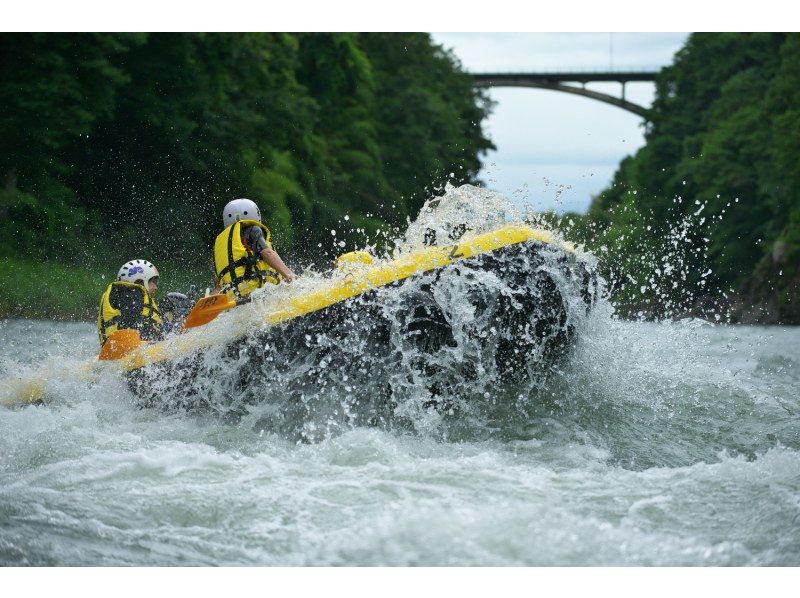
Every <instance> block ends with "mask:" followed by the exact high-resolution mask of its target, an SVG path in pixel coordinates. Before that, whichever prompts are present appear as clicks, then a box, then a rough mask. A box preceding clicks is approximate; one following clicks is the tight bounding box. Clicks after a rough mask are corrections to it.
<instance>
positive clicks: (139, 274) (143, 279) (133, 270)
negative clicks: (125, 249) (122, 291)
mask: <svg viewBox="0 0 800 598" xmlns="http://www.w3.org/2000/svg"><path fill="white" fill-rule="evenodd" d="M156 276H158V270H157V269H156V267H155V266H154V265H153V264H151V263H150V262H148V261H147V260H131V261H129V262H128V263H126V264H125V265H124V266H122V268H120V269H119V272H118V273H117V280H121V281H122V282H132V283H134V284H140V285H142V286H143V287H146V286H147V283H148V282H150V279H151V278H154V277H156Z"/></svg>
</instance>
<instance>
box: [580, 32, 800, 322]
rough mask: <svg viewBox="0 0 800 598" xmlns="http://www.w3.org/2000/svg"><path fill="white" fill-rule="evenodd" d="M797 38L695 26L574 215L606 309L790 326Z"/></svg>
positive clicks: (794, 270) (798, 310)
mask: <svg viewBox="0 0 800 598" xmlns="http://www.w3.org/2000/svg"><path fill="white" fill-rule="evenodd" d="M799 131H800V35H798V34H785V33H752V34H743V33H708V34H693V35H691V36H690V37H689V39H688V41H687V43H686V45H685V46H684V47H683V48H682V49H681V50H680V51H679V52H678V53H677V55H676V56H675V61H674V63H673V64H672V65H671V66H669V67H667V68H665V69H664V70H663V71H662V72H661V74H660V75H659V77H658V80H657V83H656V97H655V101H654V103H653V106H652V108H651V110H650V115H649V119H648V122H647V124H646V132H645V139H646V145H645V146H644V147H642V148H641V149H640V150H639V151H638V152H637V153H636V154H635V155H633V156H630V157H628V158H626V159H625V160H624V161H623V162H622V163H621V164H620V167H619V169H618V170H617V172H616V175H615V176H614V180H613V183H612V184H611V185H610V187H609V188H608V189H606V190H605V191H604V192H603V193H601V194H600V195H599V196H598V197H596V198H595V199H594V201H593V202H592V205H591V208H590V209H589V213H588V214H587V215H586V216H583V217H580V216H577V215H573V216H571V218H572V219H573V221H578V224H577V228H578V229H580V230H582V231H583V235H582V236H583V240H585V241H586V242H587V245H588V246H589V248H590V249H592V250H593V251H595V252H596V253H597V254H598V255H599V256H600V257H601V258H602V262H603V264H604V265H605V270H606V275H607V277H608V278H609V280H611V281H612V285H613V291H614V299H615V301H616V303H617V308H618V310H619V311H620V313H622V314H624V315H633V316H635V315H645V316H654V317H663V316H674V315H681V314H686V313H695V314H698V315H707V314H708V313H709V312H713V313H723V314H727V313H730V315H731V317H732V318H733V320H734V321H746V322H784V323H800V134H798V132H799Z"/></svg>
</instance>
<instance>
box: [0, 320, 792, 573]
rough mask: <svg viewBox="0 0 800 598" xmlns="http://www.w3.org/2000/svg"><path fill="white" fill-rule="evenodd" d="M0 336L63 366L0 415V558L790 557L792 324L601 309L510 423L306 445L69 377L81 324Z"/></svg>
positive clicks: (19, 351)
mask: <svg viewBox="0 0 800 598" xmlns="http://www.w3.org/2000/svg"><path fill="white" fill-rule="evenodd" d="M0 334H1V335H2V337H3V339H4V341H5V342H4V343H3V349H2V354H0V355H1V356H0V360H1V363H2V371H1V372H0V377H1V378H2V379H4V380H5V379H7V377H8V376H9V375H10V374H11V372H12V370H14V369H15V367H16V364H21V363H23V364H27V363H31V362H32V361H35V362H39V363H43V362H47V361H48V360H51V361H50V363H51V364H52V366H51V367H57V366H60V367H61V368H62V369H63V380H64V383H63V385H62V386H61V387H60V389H57V390H56V391H55V396H53V397H52V398H51V402H50V403H49V404H47V405H44V406H33V407H26V408H23V409H17V410H5V409H4V410H0V563H2V564H3V565H14V564H31V565H48V564H59V565H132V564H138V565H186V564H192V565H230V564H251V565H255V564H258V565H312V564H313V565H346V564H349V565H367V564H384V565H501V564H502V565H519V564H524V565H547V564H554V565H593V564H594V565H601V564H602V565H615V564H626V565H798V564H800V534H798V529H800V527H799V526H800V418H798V415H800V402H799V401H798V396H800V392H798V391H800V367H798V366H800V363H799V362H798V358H797V356H798V355H800V335H799V334H798V331H797V329H795V328H781V327H769V328H754V327H742V326H735V327H734V326H720V325H711V324H708V323H704V322H701V321H687V322H680V323H664V324H646V323H630V322H622V321H617V320H614V319H612V318H609V317H608V315H607V314H599V315H598V316H597V318H593V319H592V322H591V325H590V330H589V331H588V334H586V335H584V336H583V337H582V338H581V341H580V343H579V345H578V347H577V348H576V354H575V356H574V360H573V361H572V363H571V365H570V367H569V368H568V369H565V370H564V371H563V372H562V374H561V376H560V377H559V379H558V380H555V381H554V382H553V384H552V386H551V387H550V388H549V389H548V397H545V396H542V397H540V398H541V400H540V402H539V403H537V405H536V406H533V407H529V408H527V409H526V414H525V417H521V416H520V417H519V418H517V419H513V418H512V419H507V420H504V421H500V422H495V424H492V423H491V422H489V423H483V424H481V425H483V426H485V427H483V428H481V429H476V430H473V439H471V440H470V439H468V438H462V439H460V440H459V441H457V442H453V441H450V442H448V441H442V440H441V439H440V438H437V437H430V436H426V435H424V434H419V433H397V432H389V431H384V430H380V429H376V428H369V427H360V428H354V429H352V430H349V431H345V432H343V433H341V434H338V435H336V436H333V437H330V438H328V439H325V440H322V441H320V442H317V443H311V444H308V443H299V444H298V443H296V442H294V441H291V440H288V439H286V438H283V437H281V436H279V435H276V434H269V433H265V432H263V430H261V429H258V428H257V427H253V425H252V424H253V422H251V421H250V420H247V421H242V422H239V423H238V424H226V423H223V422H220V421H219V419H218V418H215V417H204V416H202V415H197V414H195V415H188V414H181V413H174V414H165V413H162V412H159V411H154V410H148V409H139V408H137V407H136V406H135V400H134V397H133V396H132V395H131V393H130V391H129V390H128V389H127V386H126V384H125V382H124V380H123V379H122V378H121V377H109V378H107V379H103V380H100V381H97V382H95V383H93V384H92V385H90V386H87V385H86V383H85V382H83V381H81V380H80V379H79V378H78V377H73V378H71V377H70V375H69V374H68V373H67V372H68V371H69V369H70V367H71V363H79V362H80V361H81V359H83V358H85V357H89V355H90V351H91V350H93V349H94V344H93V343H95V342H96V340H95V334H94V331H93V329H92V326H91V325H89V324H54V323H52V322H31V321H4V322H3V323H2V324H0ZM67 356H69V357H67Z"/></svg>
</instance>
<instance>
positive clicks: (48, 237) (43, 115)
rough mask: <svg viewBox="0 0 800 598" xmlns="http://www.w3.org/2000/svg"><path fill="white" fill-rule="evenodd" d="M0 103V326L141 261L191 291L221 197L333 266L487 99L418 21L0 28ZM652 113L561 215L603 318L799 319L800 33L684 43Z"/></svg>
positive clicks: (85, 300)
mask: <svg viewBox="0 0 800 598" xmlns="http://www.w3.org/2000/svg"><path fill="white" fill-rule="evenodd" d="M0 106H3V118H2V119H0V259H1V260H2V261H0V265H2V268H3V272H4V274H6V276H4V284H3V285H2V288H0V316H3V315H9V314H11V315H20V316H41V317H53V316H61V317H83V314H86V313H90V312H91V311H92V310H94V309H95V303H96V301H97V297H98V295H99V293H100V292H101V290H102V287H103V286H104V285H105V283H106V282H107V281H108V280H109V277H110V276H112V275H113V274H114V273H115V272H116V270H117V268H118V267H119V265H120V264H121V263H122V262H124V261H126V260H128V259H131V258H134V257H136V258H145V259H150V260H151V261H155V262H156V263H158V264H159V265H160V266H161V269H162V274H163V276H162V280H163V281H164V282H165V283H166V284H167V285H168V286H169V288H170V289H176V290H182V287H181V286H180V285H182V284H187V285H188V283H189V282H196V283H197V284H198V286H200V287H203V286H205V285H206V284H207V283H208V280H209V277H210V272H209V270H210V266H209V260H210V247H211V244H212V242H213V239H214V236H215V235H216V233H217V232H218V231H219V228H220V222H219V212H220V209H221V208H222V206H223V205H224V204H225V203H226V202H227V201H228V200H229V199H232V198H235V197H250V198H252V199H255V200H256V201H257V202H258V203H259V204H260V206H261V210H262V213H263V214H264V218H265V221H266V223H267V224H268V225H269V226H270V227H271V228H272V229H273V231H274V236H273V239H274V240H275V242H276V246H277V248H278V249H279V251H281V250H287V251H286V252H285V255H291V256H292V258H293V259H294V260H295V261H296V262H299V263H301V264H302V263H309V262H311V261H313V260H323V261H324V260H326V259H327V258H330V257H332V256H331V255H329V254H328V253H327V252H328V251H329V250H334V249H339V247H335V246H334V244H333V243H332V242H331V241H332V231H333V230H335V231H336V235H335V239H336V241H337V243H340V244H341V247H350V246H352V244H353V243H354V242H356V241H358V242H363V241H364V239H365V238H367V237H371V238H373V239H375V238H376V232H377V231H378V230H387V229H391V228H392V227H399V228H402V227H403V226H404V223H405V221H406V219H407V218H408V217H413V216H415V215H416V213H417V211H418V210H419V207H420V206H421V204H422V202H423V201H424V199H426V198H427V197H428V196H429V194H430V193H431V192H432V191H433V190H435V189H437V188H440V187H441V186H442V185H443V184H444V182H445V181H450V182H452V183H453V184H456V185H457V184H462V183H467V182H475V181H476V177H477V174H478V171H479V169H480V159H481V156H482V155H483V154H484V153H485V152H486V151H487V150H488V149H490V148H491V147H492V145H491V142H490V140H489V139H487V138H486V136H485V135H484V133H483V131H482V128H481V123H482V121H483V120H484V119H485V117H486V116H487V115H488V113H489V110H490V108H491V106H490V102H489V100H488V98H487V96H486V95H484V93H483V92H481V91H479V90H477V89H475V88H474V87H473V85H472V82H471V80H470V77H469V75H467V74H466V73H465V72H464V71H463V69H462V68H461V67H460V65H459V63H458V61H457V60H456V59H455V58H454V57H453V56H452V54H450V53H448V52H447V51H445V50H443V49H442V48H440V47H438V46H436V45H435V44H434V43H433V42H432V41H431V38H430V36H428V35H425V34H349V33H345V34H246V35H241V34H205V35H203V34H150V35H147V34H2V35H0ZM645 127H646V130H645V140H646V144H645V145H644V146H643V147H642V148H641V149H640V150H639V151H638V152H636V154H634V155H632V156H629V157H627V158H626V159H625V160H623V161H622V163H621V164H620V166H619V169H618V170H617V172H616V174H615V176H614V179H613V182H612V183H611V185H610V186H609V187H608V188H607V189H606V190H605V191H603V192H602V193H601V194H599V195H598V196H597V197H596V198H594V200H593V202H592V204H591V207H590V209H589V212H588V214H585V215H578V214H570V215H568V216H567V217H566V218H563V219H562V224H564V223H571V224H569V225H568V226H567V228H568V234H569V236H570V237H572V238H575V239H576V240H578V241H581V242H584V243H585V244H586V246H587V247H588V248H589V249H590V250H592V251H593V252H594V253H595V254H596V255H597V256H598V257H599V258H600V263H601V268H602V269H603V273H604V274H605V277H606V278H607V280H609V282H610V286H611V291H612V300H613V301H614V302H615V304H616V307H617V310H618V313H620V314H622V315H624V316H630V317H680V316H683V315H687V314H695V315H701V316H704V317H707V316H709V314H714V315H721V317H724V318H726V319H727V318H728V317H729V316H730V317H731V318H732V319H733V320H734V321H745V322H783V323H800V168H798V164H800V135H798V131H800V35H798V34H782V33H754V34H742V33H709V34H694V35H691V36H690V37H689V39H688V41H687V43H686V45H685V47H683V48H682V49H681V50H680V51H679V52H678V53H677V55H676V56H675V61H674V63H673V64H672V65H670V66H669V67H667V68H665V69H663V71H662V72H661V73H660V75H659V76H658V80H657V83H656V97H655V101H654V103H653V106H652V107H651V109H650V112H649V116H648V119H647V121H646V123H645ZM345 217H346V218H345ZM9 280H11V281H13V283H12V284H9V283H8V281H9ZM183 290H185V289H183Z"/></svg>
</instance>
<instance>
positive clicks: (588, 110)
mask: <svg viewBox="0 0 800 598" xmlns="http://www.w3.org/2000/svg"><path fill="white" fill-rule="evenodd" d="M687 36H688V34H687V33H613V34H611V33H434V34H433V39H434V41H436V42H437V43H440V44H442V45H443V46H445V47H447V48H450V49H452V50H453V51H454V52H455V54H456V56H458V58H459V59H460V60H461V62H462V64H463V65H464V67H465V68H466V69H467V70H468V71H469V72H475V73H479V72H487V71H512V70H513V71H523V70H529V71H536V70H556V69H563V70H581V69H587V70H598V69H608V68H610V67H611V68H613V69H623V68H636V69H644V68H660V67H663V66H665V65H668V64H670V63H671V62H672V58H673V56H674V54H675V52H677V51H678V50H679V49H680V48H681V47H682V46H683V44H684V42H685V41H686V38H687ZM587 87H588V88H589V89H596V90H597V91H603V92H606V93H610V94H612V95H615V96H619V95H620V90H621V86H620V85H619V84H617V83H602V84H591V85H588V86H587ZM653 91H654V85H653V84H652V83H628V84H627V86H626V89H625V97H626V99H628V100H630V101H632V102H635V103H637V104H641V105H644V106H649V105H650V103H651V102H652V100H653ZM489 94H490V96H491V98H492V99H493V100H495V101H496V102H497V104H496V106H495V108H494V112H493V114H492V115H491V116H490V117H489V119H488V121H486V122H485V123H484V127H485V130H486V131H487V133H488V135H489V137H490V138H491V139H492V141H493V142H494V144H495V145H496V146H497V150H496V151H493V152H491V153H489V154H488V155H487V156H486V158H485V160H484V162H485V165H484V168H483V170H482V171H481V178H482V179H483V181H484V182H485V183H486V184H487V186H488V187H489V188H490V189H495V190H497V191H500V192H502V193H505V194H506V195H508V196H509V197H511V198H512V199H514V200H515V202H516V203H518V204H520V205H521V204H524V203H530V204H532V205H533V207H534V208H536V209H537V210H546V209H555V210H556V211H558V212H563V211H578V212H584V211H586V208H587V207H588V206H589V202H590V201H591V198H592V196H593V195H596V194H597V193H599V192H600V191H602V190H603V189H604V188H605V187H606V186H607V185H608V183H609V182H610V181H611V178H612V176H613V175H614V171H615V170H616V167H617V165H618V164H619V162H620V161H621V160H622V159H623V158H624V157H625V156H627V155H629V154H632V153H634V152H635V151H636V150H637V149H638V148H640V147H641V146H642V145H643V144H644V137H643V129H642V120H641V118H640V117H638V116H636V115H635V114H632V113H630V112H627V111H626V110H622V109H621V108H617V107H616V106H612V105H610V104H605V103H603V102H598V101H596V100H592V99H589V98H584V97H582V96H576V95H573V94H568V93H562V92H555V91H550V90H545V89H527V88H493V89H490V90H489Z"/></svg>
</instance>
